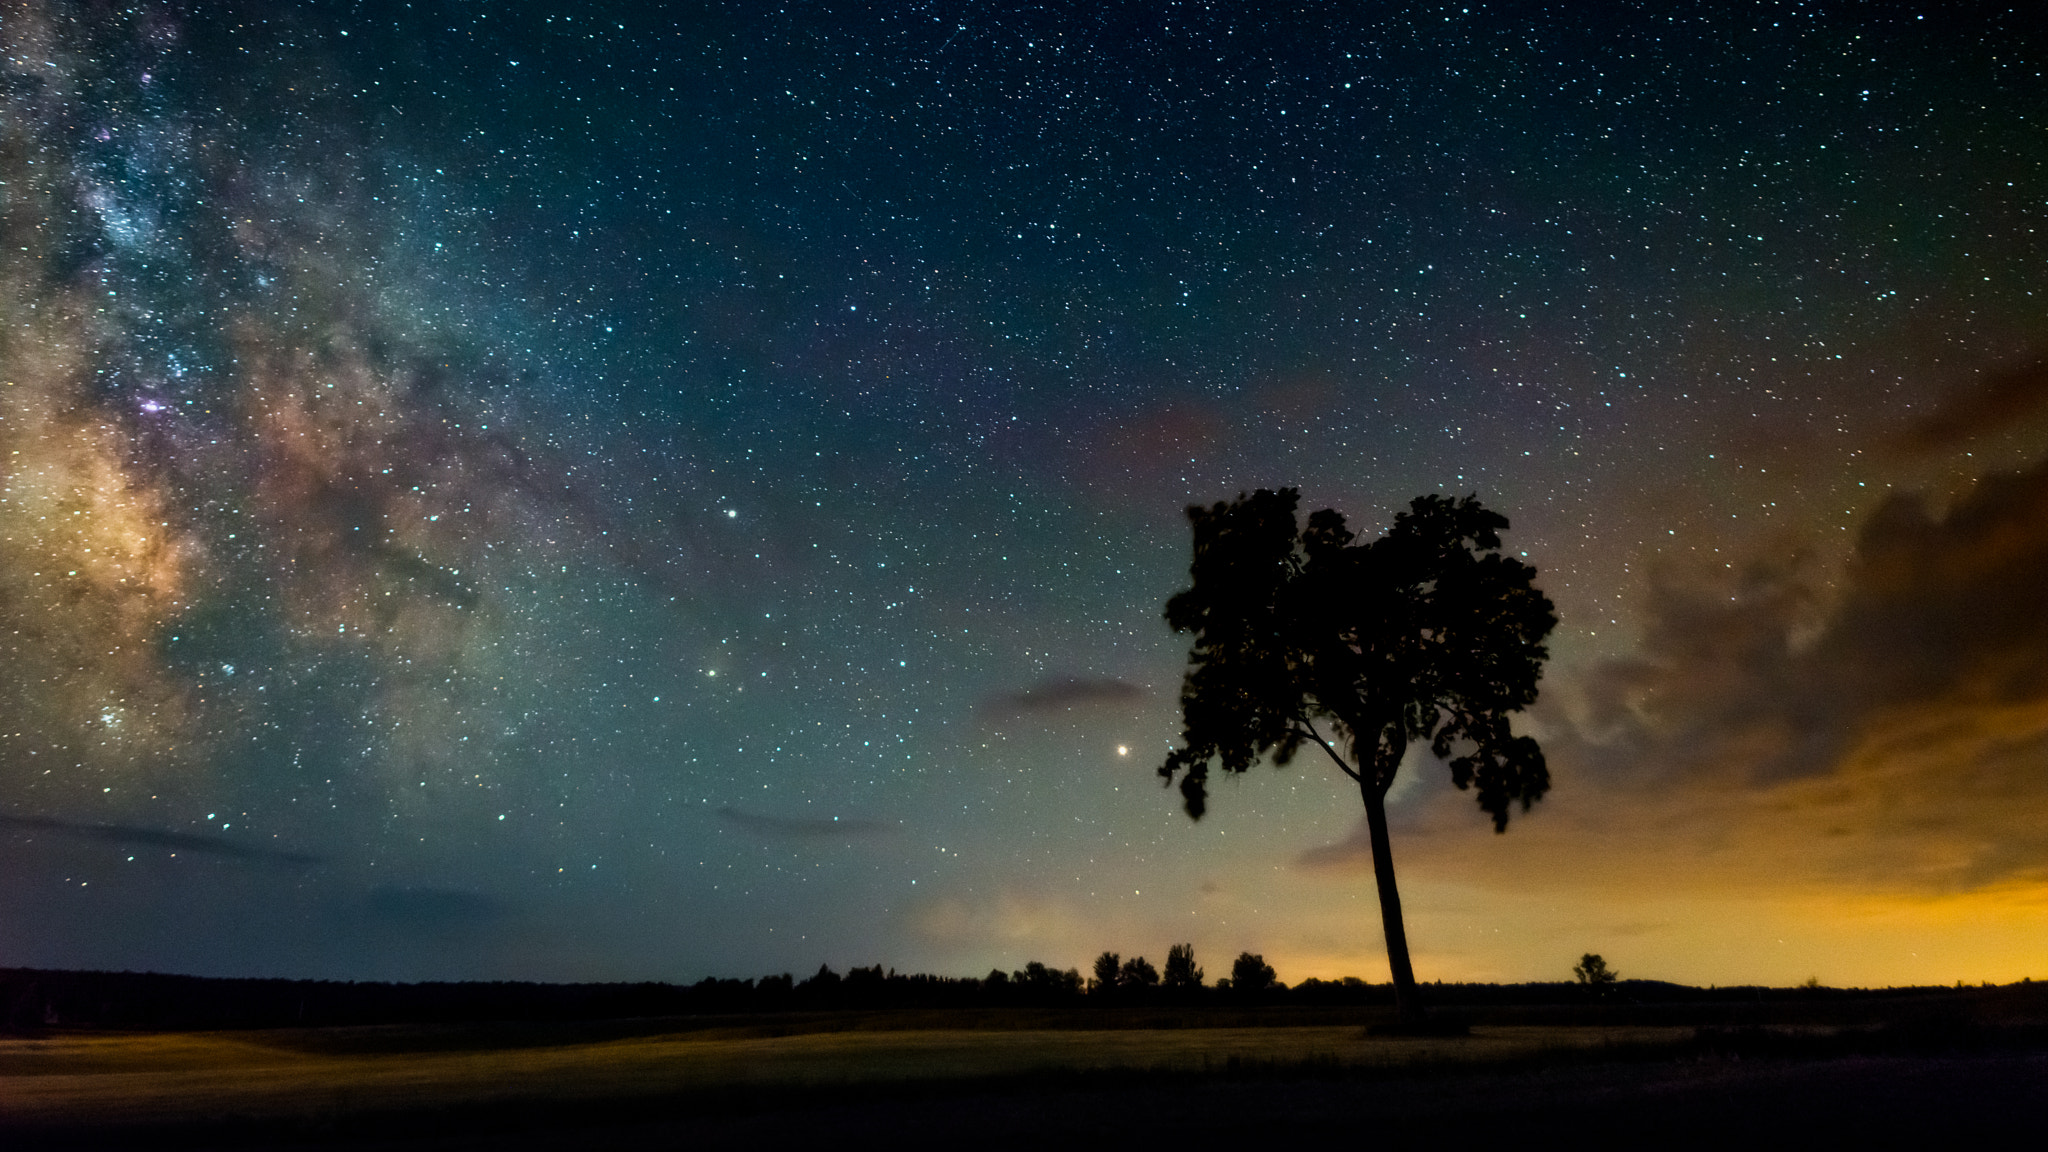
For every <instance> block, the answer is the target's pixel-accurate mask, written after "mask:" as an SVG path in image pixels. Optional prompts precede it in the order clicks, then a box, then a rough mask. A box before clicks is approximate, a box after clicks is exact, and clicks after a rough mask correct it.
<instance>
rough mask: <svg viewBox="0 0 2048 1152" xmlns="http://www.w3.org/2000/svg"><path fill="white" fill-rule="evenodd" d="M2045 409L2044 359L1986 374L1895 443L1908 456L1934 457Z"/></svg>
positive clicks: (2047, 370)
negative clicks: (1914, 454)
mask: <svg viewBox="0 0 2048 1152" xmlns="http://www.w3.org/2000/svg"><path fill="white" fill-rule="evenodd" d="M2044 407H2048V357H2044V358H2041V359H2036V360H2031V361H2028V362H2027V363H2024V364H2019V365H2016V366H2012V367H2007V368H2004V369H2001V370H1999V371H1995V372H1991V373H1989V374H1987V375H1986V376H1985V377H1984V378H1983V379H1982V380H1981V381H1980V382H1978V383H1977V384H1976V385H1975V386H1974V387H1969V388H1963V389H1959V390H1957V392H1956V393H1955V394H1954V395H1952V396H1950V397H1949V398H1948V400H1947V402H1946V403H1944V404H1942V406H1941V407H1939V408H1937V409H1936V410H1935V411H1934V412H1933V413H1932V414H1930V415H1929V416H1927V417H1926V418H1925V419H1922V420H1920V421H1918V422H1916V423H1914V424H1913V425H1912V426H1911V427H1909V428H1907V429H1906V430H1905V431H1904V432H1903V433H1901V434H1900V435H1899V436H1898V438H1897V443H1898V445H1899V447H1901V448H1903V449H1905V450H1906V451H1908V452H1912V453H1916V454H1917V453H1926V452H1936V451H1939V450H1941V449H1943V448H1948V447H1952V446H1954V445H1956V444H1960V443H1962V442H1964V441H1966V440H1969V439H1971V438H1973V437H1975V436H1978V435H1981V434H1983V433H1985V432H1995V431H1997V430H1998V429H2000V428H2004V427H2007V426H2008V425H2012V424H2017V423H2019V422H2020V421H2022V420H2025V419H2027V418H2029V417H2031V416H2033V415H2034V414H2035V413H2037V412H2039V411H2041V409H2042V408H2044Z"/></svg>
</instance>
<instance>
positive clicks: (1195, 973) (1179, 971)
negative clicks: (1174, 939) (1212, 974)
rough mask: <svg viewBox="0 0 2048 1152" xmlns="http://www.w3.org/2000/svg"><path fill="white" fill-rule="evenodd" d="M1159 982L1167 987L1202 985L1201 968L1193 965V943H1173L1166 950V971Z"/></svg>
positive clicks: (1197, 986)
mask: <svg viewBox="0 0 2048 1152" xmlns="http://www.w3.org/2000/svg"><path fill="white" fill-rule="evenodd" d="M1161 983H1162V984H1163V985H1164V986H1165V987H1168V988H1200V987H1201V986H1202V970H1201V969H1200V968H1197V967H1196V966H1195V946H1194V945H1193V944H1175V945H1173V946H1172V947H1170V948H1168V949H1167V950H1166V971H1165V973H1164V975H1163V976H1162V979H1161Z"/></svg>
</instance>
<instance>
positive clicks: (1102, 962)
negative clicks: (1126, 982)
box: [1088, 952, 1123, 992]
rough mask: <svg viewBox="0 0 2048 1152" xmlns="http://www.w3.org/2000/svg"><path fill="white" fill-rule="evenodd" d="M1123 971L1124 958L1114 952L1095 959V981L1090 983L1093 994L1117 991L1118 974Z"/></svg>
mask: <svg viewBox="0 0 2048 1152" xmlns="http://www.w3.org/2000/svg"><path fill="white" fill-rule="evenodd" d="M1122 970H1123V957H1121V956H1118V955H1117V954H1116V953H1114V952H1104V953H1103V954H1102V955H1100V956H1097V957H1096V958H1095V979H1094V980H1092V981H1090V982H1089V985H1088V990H1089V991H1091V992H1114V991H1116V982H1117V973H1119V972H1121V971H1122Z"/></svg>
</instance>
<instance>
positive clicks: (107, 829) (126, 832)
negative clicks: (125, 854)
mask: <svg viewBox="0 0 2048 1152" xmlns="http://www.w3.org/2000/svg"><path fill="white" fill-rule="evenodd" d="M0 827H8V828H25V829H29V830H31V831H36V832H54V833H56V834H57V835H59V836H68V837H71V838H73V839H78V840H99V841H103V842H105V843H109V844H123V845H143V846H146V847H150V848H173V849H176V850H178V851H181V852H198V853H201V854H204V855H208V856H224V857H227V858H229V859H233V860H253V861H257V862H260V863H266V864H318V863H320V859H321V858H320V857H318V856H308V855H306V854H305V853H302V852H286V851H283V850H281V849H277V848H263V847H259V846H256V845H253V844H244V843H242V842H241V841H238V840H231V839H229V838H227V837H225V836H200V835H194V834H192V833H189V832H166V831H163V830H162V829H159V828H144V827H141V826H138V825H133V824H80V823H74V822H72V821H70V820H52V819H49V818H48V817H43V816H0Z"/></svg>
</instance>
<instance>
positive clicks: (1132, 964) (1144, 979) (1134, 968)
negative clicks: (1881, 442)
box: [1116, 956, 1159, 989]
mask: <svg viewBox="0 0 2048 1152" xmlns="http://www.w3.org/2000/svg"><path fill="white" fill-rule="evenodd" d="M1116 983H1117V987H1119V988H1131V989H1141V988H1156V987H1158V986H1159V969H1157V968H1154V967H1153V966H1152V962H1151V961H1150V960H1147V959H1145V958H1144V957H1143V956H1133V957H1131V958H1130V959H1129V960H1126V961H1124V966H1123V967H1122V968H1120V969H1118V970H1117V974H1116Z"/></svg>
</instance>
